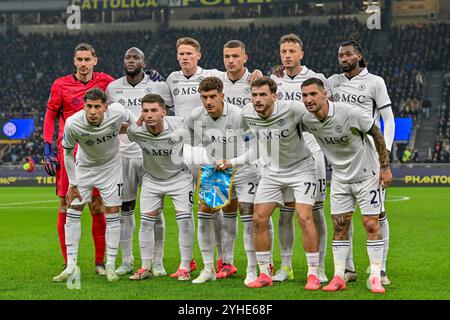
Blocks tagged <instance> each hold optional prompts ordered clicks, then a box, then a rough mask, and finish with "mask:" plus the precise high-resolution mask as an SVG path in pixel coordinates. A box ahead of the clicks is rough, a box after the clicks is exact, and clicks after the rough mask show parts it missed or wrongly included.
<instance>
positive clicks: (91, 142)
mask: <svg viewBox="0 0 450 320" xmlns="http://www.w3.org/2000/svg"><path fill="white" fill-rule="evenodd" d="M118 134H119V130H114V131H113V132H110V133H108V134H107V135H104V136H103V137H101V138H96V139H95V141H94V140H91V139H89V140H86V141H85V144H86V145H88V146H89V147H91V146H93V145H94V144H102V143H105V142H108V141H110V140H111V139H113V138H114V137H116V136H117V135H118Z"/></svg>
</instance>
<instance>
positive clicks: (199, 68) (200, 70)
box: [180, 66, 203, 78]
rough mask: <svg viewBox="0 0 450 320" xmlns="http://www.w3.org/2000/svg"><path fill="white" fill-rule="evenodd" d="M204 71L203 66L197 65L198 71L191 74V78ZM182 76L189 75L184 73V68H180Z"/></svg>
mask: <svg viewBox="0 0 450 320" xmlns="http://www.w3.org/2000/svg"><path fill="white" fill-rule="evenodd" d="M202 72H203V68H202V67H200V66H197V71H196V72H195V73H194V74H193V75H192V76H190V78H192V77H193V76H197V75H199V74H201V73H202ZM180 76H182V77H185V78H187V77H186V76H185V75H184V74H183V70H180Z"/></svg>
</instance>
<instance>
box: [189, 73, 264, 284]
mask: <svg viewBox="0 0 450 320" xmlns="http://www.w3.org/2000/svg"><path fill="white" fill-rule="evenodd" d="M199 92H200V97H201V100H202V103H203V106H201V107H198V108H195V109H194V110H193V111H192V113H191V114H190V115H189V116H188V117H186V118H185V120H184V124H185V127H186V128H187V129H188V130H189V131H190V132H191V134H192V135H194V141H195V140H198V141H200V142H201V143H202V145H204V146H205V148H206V149H207V154H208V157H209V158H210V159H211V160H212V161H214V163H215V164H216V169H218V168H219V166H220V170H225V169H228V168H235V169H236V170H237V171H236V172H235V176H234V180H233V187H232V190H231V192H232V196H231V199H232V200H231V203H230V204H229V205H228V206H227V207H224V208H223V209H222V210H223V215H224V225H223V228H224V233H223V235H222V241H223V266H222V269H220V270H217V274H215V273H214V248H213V245H212V243H213V241H214V240H213V239H214V234H213V225H212V217H213V215H214V214H216V212H217V210H214V209H211V208H209V207H208V206H206V205H205V204H203V203H200V206H199V210H198V242H199V246H200V250H201V251H202V257H203V263H204V269H203V270H202V272H201V273H200V275H199V276H198V278H196V279H195V280H193V283H204V282H207V281H213V280H216V277H217V278H219V279H220V278H227V277H230V276H231V275H233V274H235V273H237V268H236V267H235V266H234V261H233V259H234V241H235V240H236V231H237V226H236V223H234V224H232V223H230V222H228V220H231V219H232V218H234V217H236V215H237V210H238V208H239V212H240V214H241V219H242V221H243V223H244V230H245V232H244V248H245V252H246V254H247V262H248V266H247V277H246V278H245V281H244V283H245V284H246V285H247V284H248V283H250V282H252V281H254V280H256V278H257V276H256V255H255V249H254V246H253V239H252V238H251V230H252V228H251V223H252V214H253V202H254V198H255V192H256V188H257V185H258V181H259V174H258V170H257V168H256V166H255V165H254V164H245V163H244V160H245V156H244V154H245V142H244V139H243V136H244V128H243V123H242V117H241V108H239V107H236V106H234V105H232V104H230V103H227V102H225V101H224V100H225V98H224V94H223V83H222V81H221V80H220V79H219V78H216V77H208V78H205V79H203V80H202V81H201V82H200V85H199ZM242 157H244V158H242ZM240 158H242V161H241V160H240ZM225 222H227V223H225ZM228 229H233V230H228Z"/></svg>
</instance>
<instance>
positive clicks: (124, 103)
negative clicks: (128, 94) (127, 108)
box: [117, 99, 127, 106]
mask: <svg viewBox="0 0 450 320" xmlns="http://www.w3.org/2000/svg"><path fill="white" fill-rule="evenodd" d="M117 102H118V103H120V104H121V105H123V106H124V105H126V104H127V102H126V101H125V100H123V99H120V100H119V101H117Z"/></svg>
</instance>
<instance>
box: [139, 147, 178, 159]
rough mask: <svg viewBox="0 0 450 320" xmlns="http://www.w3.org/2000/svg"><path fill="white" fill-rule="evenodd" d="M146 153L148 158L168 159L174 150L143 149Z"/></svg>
mask: <svg viewBox="0 0 450 320" xmlns="http://www.w3.org/2000/svg"><path fill="white" fill-rule="evenodd" d="M142 150H143V151H144V153H145V154H146V155H148V156H150V155H151V156H154V157H166V156H170V155H171V154H172V152H173V149H150V150H149V149H147V148H144V149H142Z"/></svg>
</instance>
